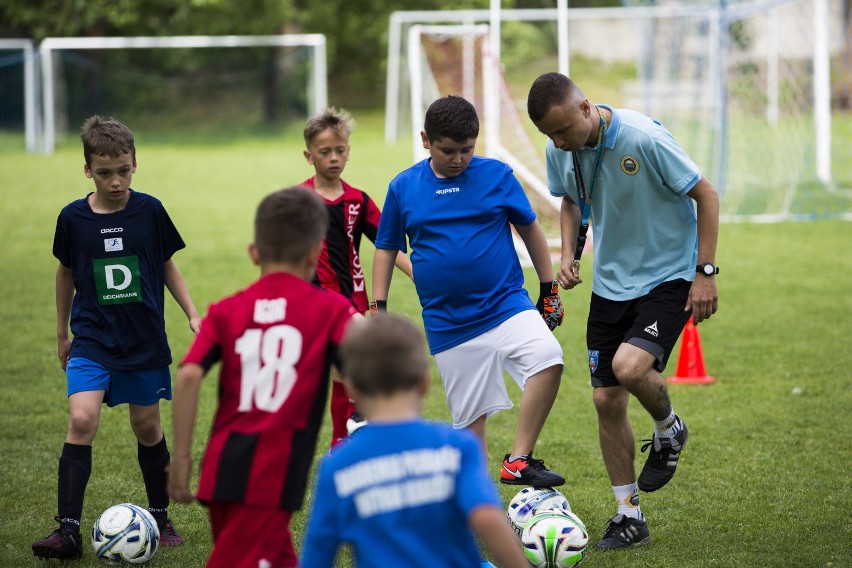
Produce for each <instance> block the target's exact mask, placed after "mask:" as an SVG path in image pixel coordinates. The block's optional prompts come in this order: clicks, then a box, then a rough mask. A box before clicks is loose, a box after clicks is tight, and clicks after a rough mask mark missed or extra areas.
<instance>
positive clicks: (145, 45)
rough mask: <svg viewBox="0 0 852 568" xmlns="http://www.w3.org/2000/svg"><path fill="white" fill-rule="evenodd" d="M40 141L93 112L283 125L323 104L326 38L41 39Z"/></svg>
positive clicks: (244, 128)
mask: <svg viewBox="0 0 852 568" xmlns="http://www.w3.org/2000/svg"><path fill="white" fill-rule="evenodd" d="M39 57H40V62H41V80H42V91H43V99H42V101H41V103H42V104H41V105H40V106H41V110H42V113H43V120H44V141H43V144H44V150H45V151H46V152H47V153H50V152H52V151H53V148H54V146H55V145H56V144H57V143H61V142H62V141H63V138H64V137H65V135H66V134H67V133H69V132H76V130H77V129H78V127H79V125H80V124H82V122H83V120H85V118H86V117H88V116H91V115H92V114H101V115H106V116H115V117H116V118H118V119H120V120H122V121H125V122H127V123H128V124H130V125H131V126H132V127H133V128H134V130H140V131H146V132H154V133H159V134H162V135H163V136H167V137H181V138H186V137H192V138H196V139H201V140H205V139H211V138H217V137H218V138H221V137H223V136H240V135H243V134H257V133H264V132H277V131H280V129H281V127H282V126H286V125H288V124H291V123H296V122H297V123H298V124H299V130H300V131H301V127H302V125H303V124H304V121H305V120H306V118H307V117H308V116H310V115H313V114H315V113H317V112H319V111H320V110H322V108H324V107H325V106H326V104H327V96H328V95H327V86H326V61H325V57H326V55H325V37H324V36H323V35H320V34H304V35H277V36H171V37H123V38H122V37H115V38H47V39H45V40H44V41H42V43H41V45H40V47H39Z"/></svg>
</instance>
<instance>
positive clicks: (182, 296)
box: [165, 259, 201, 333]
mask: <svg viewBox="0 0 852 568" xmlns="http://www.w3.org/2000/svg"><path fill="white" fill-rule="evenodd" d="M165 275H166V276H165V280H166V288H168V289H169V292H171V294H172V297H173V298H174V299H175V301H176V302H177V303H178V305H179V306H180V308H181V309H182V310H183V313H185V314H186V317H187V319H188V320H189V329H191V330H192V331H193V333H198V330H199V329H201V316H199V315H198V311H197V310H196V309H195V304H193V303H192V297H191V296H190V295H189V288H187V287H186V282H185V281H184V279H183V275H182V274H181V273H180V270H178V267H177V264H175V263H174V261H173V260H172V259H169V260H167V261H166V264H165Z"/></svg>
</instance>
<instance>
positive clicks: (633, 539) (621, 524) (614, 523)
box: [595, 515, 651, 550]
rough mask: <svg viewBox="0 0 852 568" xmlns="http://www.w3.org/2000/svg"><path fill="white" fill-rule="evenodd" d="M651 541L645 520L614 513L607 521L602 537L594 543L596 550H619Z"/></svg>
mask: <svg viewBox="0 0 852 568" xmlns="http://www.w3.org/2000/svg"><path fill="white" fill-rule="evenodd" d="M649 542H651V531H649V530H648V525H647V523H645V521H641V520H639V519H634V518H632V517H626V516H624V515H616V516H614V517H613V518H611V519H610V520H609V521H607V527H606V531H605V532H604V535H603V538H602V539H601V540H599V541H598V543H597V544H596V545H595V548H596V549H597V550H620V549H622V548H631V547H633V546H642V545H643V544H648V543H649Z"/></svg>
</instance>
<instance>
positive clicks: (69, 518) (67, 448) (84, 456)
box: [58, 442, 92, 532]
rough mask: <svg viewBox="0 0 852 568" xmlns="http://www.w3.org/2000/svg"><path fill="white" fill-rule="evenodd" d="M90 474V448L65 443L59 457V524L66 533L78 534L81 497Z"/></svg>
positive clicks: (81, 514)
mask: <svg viewBox="0 0 852 568" xmlns="http://www.w3.org/2000/svg"><path fill="white" fill-rule="evenodd" d="M91 474H92V446H81V445H78V444H69V443H68V442H65V445H64V446H62V455H61V456H59V491H58V497H59V498H58V501H59V522H60V524H61V525H62V528H63V529H64V530H66V531H72V532H80V519H81V518H82V516H83V496H84V495H85V494H86V485H87V484H88V483H89V476H90V475H91Z"/></svg>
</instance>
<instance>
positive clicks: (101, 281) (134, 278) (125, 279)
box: [94, 256, 142, 306]
mask: <svg viewBox="0 0 852 568" xmlns="http://www.w3.org/2000/svg"><path fill="white" fill-rule="evenodd" d="M94 268H95V288H96V289H97V291H98V303H99V304H100V305H102V306H107V305H110V304H127V303H130V302H141V301H142V283H141V281H140V278H139V259H138V258H137V257H136V256H122V257H119V258H96V259H95V261H94Z"/></svg>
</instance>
